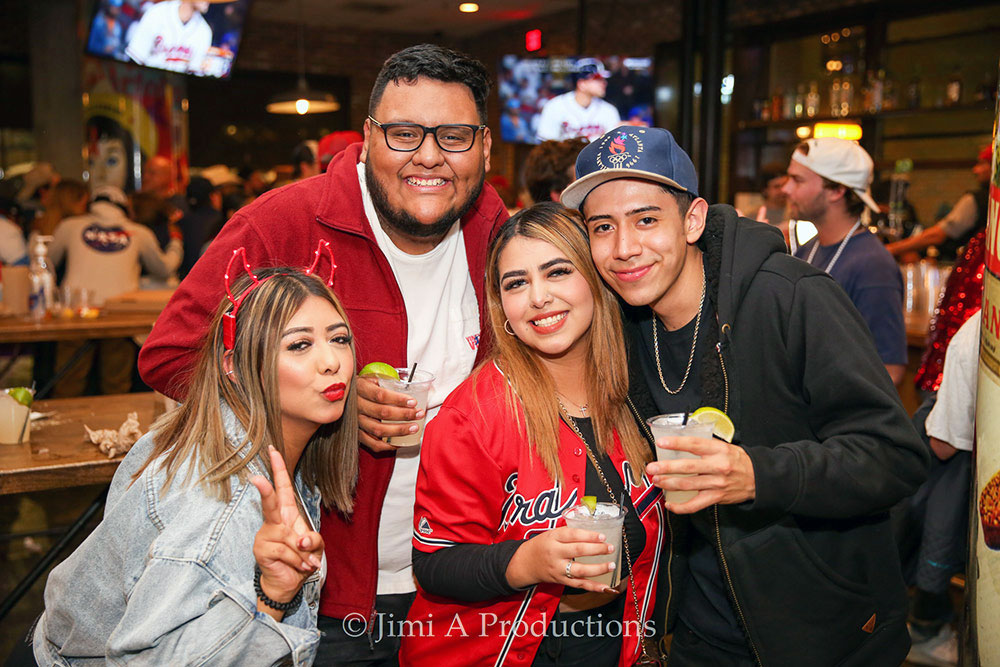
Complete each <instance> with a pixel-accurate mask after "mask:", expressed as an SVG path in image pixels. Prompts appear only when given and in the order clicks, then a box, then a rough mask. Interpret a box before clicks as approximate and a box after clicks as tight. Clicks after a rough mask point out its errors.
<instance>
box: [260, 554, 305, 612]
mask: <svg viewBox="0 0 1000 667" xmlns="http://www.w3.org/2000/svg"><path fill="white" fill-rule="evenodd" d="M253 589H254V591H255V592H256V593H257V599H258V600H260V601H261V602H263V603H264V604H266V605H267V606H268V607H270V608H271V609H274V610H275V611H282V612H285V613H286V614H287V613H288V612H290V611H293V610H294V609H295V608H296V607H298V606H299V603H301V602H302V589H301V588H300V589H299V592H298V593H296V594H295V597H293V598H292V599H291V600H289V601H288V602H275V601H274V600H272V599H271V598H269V597H267V596H266V595H264V589H263V588H261V586H260V565H254V566H253Z"/></svg>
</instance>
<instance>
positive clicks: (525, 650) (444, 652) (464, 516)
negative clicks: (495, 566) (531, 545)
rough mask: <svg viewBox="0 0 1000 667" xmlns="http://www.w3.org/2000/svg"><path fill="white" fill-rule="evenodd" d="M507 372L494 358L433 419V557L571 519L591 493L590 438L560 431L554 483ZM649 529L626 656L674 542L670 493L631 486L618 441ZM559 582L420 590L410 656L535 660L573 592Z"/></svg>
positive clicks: (425, 504) (425, 466)
mask: <svg viewBox="0 0 1000 667" xmlns="http://www.w3.org/2000/svg"><path fill="white" fill-rule="evenodd" d="M505 391H506V379H505V378H504V376H503V374H502V373H501V372H500V370H499V369H498V368H497V367H496V366H495V365H494V364H492V363H491V364H486V365H484V366H483V367H481V368H480V369H479V370H478V371H477V372H475V373H473V375H472V377H470V378H469V379H468V380H466V381H465V382H464V383H463V384H461V385H460V386H459V387H458V388H457V389H456V390H455V391H454V392H453V393H452V394H451V395H450V396H449V397H448V399H447V400H446V401H445V402H444V405H443V406H442V407H441V411H440V412H439V413H438V415H437V417H435V418H434V421H432V422H430V423H428V424H427V428H426V430H425V432H424V440H423V444H422V449H421V455H420V456H421V459H420V472H419V475H418V477H417V493H416V505H415V508H414V517H413V546H414V548H416V549H419V550H420V551H423V552H425V553H433V552H435V551H437V550H438V549H445V548H448V547H450V546H453V545H455V544H496V543H498V542H502V541H504V540H516V539H522V538H525V537H530V536H532V535H534V534H537V533H539V532H542V531H546V530H550V529H552V528H556V527H557V526H561V525H564V524H565V522H564V521H563V519H562V513H563V512H564V511H565V510H566V509H568V508H570V507H573V506H574V505H576V504H577V503H578V502H579V500H580V498H581V497H582V496H583V495H584V484H585V482H586V466H587V465H588V460H587V455H586V451H585V448H584V443H583V442H582V441H581V440H580V439H579V437H578V436H577V435H576V434H575V433H574V432H573V431H572V430H570V428H569V427H568V426H566V425H565V424H562V423H560V429H559V439H560V447H559V461H560V464H561V466H562V470H563V476H564V482H562V483H560V482H559V481H557V480H553V479H552V478H551V477H550V476H549V474H548V472H547V471H546V470H545V466H544V465H543V464H542V461H541V459H539V458H538V456H537V455H536V454H535V452H534V450H533V449H532V448H531V447H529V445H528V441H527V437H526V435H525V430H524V422H523V418H522V417H521V412H520V406H519V405H516V406H514V410H515V411H516V415H515V414H514V413H512V412H511V409H510V408H508V406H507V405H506V402H505V398H504V394H505ZM611 460H612V461H613V462H614V464H615V468H616V469H617V470H618V472H619V474H620V475H621V476H622V479H623V480H625V484H626V486H627V487H628V488H629V494H630V496H631V499H632V503H633V505H634V506H635V509H636V511H637V512H638V514H639V517H640V519H641V521H642V525H643V527H644V529H645V531H646V547H645V549H644V550H643V552H642V553H641V554H639V555H638V556H637V557H636V562H635V564H634V566H633V567H632V578H633V582H632V585H634V586H635V591H636V594H637V596H638V602H639V609H640V612H641V619H637V618H636V610H635V605H634V604H633V602H632V596H631V593H626V595H627V596H628V598H627V600H626V604H625V615H624V618H623V619H622V626H623V649H622V652H621V664H623V665H630V664H632V663H633V662H634V661H635V659H636V658H637V657H638V656H639V653H640V647H639V642H638V638H639V636H640V635H641V633H642V632H643V629H644V628H646V627H647V621H648V620H649V616H650V614H651V613H652V609H653V601H654V596H655V594H656V590H655V583H656V572H657V568H658V566H659V563H660V555H661V552H662V550H663V549H664V547H665V544H664V530H665V526H666V524H665V517H664V508H663V503H662V501H661V500H662V494H661V491H660V489H659V488H657V487H655V486H653V485H652V484H651V483H650V481H649V479H648V478H646V477H645V475H643V477H642V478H641V480H640V482H639V483H638V484H635V483H633V482H632V474H631V467H630V465H629V463H628V460H627V459H626V458H625V455H624V451H623V449H622V446H621V443H620V442H619V441H618V438H617V437H616V438H615V446H614V449H613V451H612V452H611ZM562 593H563V587H562V586H560V585H557V584H548V583H543V584H537V585H535V586H531V587H530V588H528V589H527V590H525V591H522V592H518V593H517V594H514V595H509V596H504V597H500V598H495V599H492V600H486V601H483V602H475V603H467V602H459V601H455V600H451V599H447V598H442V597H439V596H435V595H431V594H429V593H427V592H426V591H424V590H422V589H420V590H418V591H417V598H416V600H415V601H414V603H413V606H412V608H411V609H410V615H409V617H408V619H407V620H408V622H409V627H410V629H411V631H410V632H408V633H407V636H406V637H404V638H403V643H402V648H401V650H400V662H401V664H431V663H433V664H442V665H457V664H469V665H472V664H475V665H529V664H531V662H532V660H533V659H534V656H535V651H536V650H537V649H538V645H539V644H540V643H541V640H542V638H543V637H544V636H545V631H546V629H547V627H548V624H549V622H550V621H551V620H552V617H553V615H554V614H555V612H556V610H557V608H558V605H559V598H560V597H561V596H562Z"/></svg>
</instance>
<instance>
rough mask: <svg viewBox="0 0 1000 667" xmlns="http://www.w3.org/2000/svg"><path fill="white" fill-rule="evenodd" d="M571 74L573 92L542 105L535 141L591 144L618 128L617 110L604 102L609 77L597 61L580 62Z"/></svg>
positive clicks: (594, 59)
mask: <svg viewBox="0 0 1000 667" xmlns="http://www.w3.org/2000/svg"><path fill="white" fill-rule="evenodd" d="M575 67H576V69H575V70H574V71H573V73H572V79H573V90H571V91H570V92H568V93H563V94H562V95H559V96H557V97H553V98H552V99H551V100H549V101H548V102H546V103H545V106H544V107H542V113H541V115H540V116H539V119H538V130H537V131H536V135H537V138H538V140H539V141H545V140H547V139H555V140H561V139H572V138H574V137H583V138H584V139H586V140H587V141H592V140H594V139H596V138H597V137H600V136H601V135H602V134H604V133H605V132H607V131H608V130H610V129H613V128H615V127H618V126H619V125H620V124H621V122H622V119H621V116H620V115H619V114H618V109H616V108H615V106H614V105H613V104H611V103H609V102H605V101H604V96H605V95H606V94H607V92H608V77H610V76H611V73H610V72H609V71H608V70H607V69H605V67H604V64H603V63H602V62H601V61H600V60H598V59H597V58H581V59H580V60H578V61H577V62H576V65H575Z"/></svg>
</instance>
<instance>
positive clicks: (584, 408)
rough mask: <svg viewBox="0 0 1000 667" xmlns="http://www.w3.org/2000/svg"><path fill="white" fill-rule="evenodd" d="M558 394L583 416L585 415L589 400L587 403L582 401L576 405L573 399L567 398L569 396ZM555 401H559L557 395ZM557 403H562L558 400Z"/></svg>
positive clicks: (588, 407)
mask: <svg viewBox="0 0 1000 667" xmlns="http://www.w3.org/2000/svg"><path fill="white" fill-rule="evenodd" d="M559 396H562V397H563V398H565V399H566V402H567V403H569V404H570V405H572V406H573V407H574V408H576V409H577V410H579V411H580V412H582V413H583V416H584V417H586V416H587V410H589V409H590V403H589V402H588V403H584V404H583V405H577V404H576V403H574V402H573V401H571V400H569V398H568V397H567V396H563V395H562V394H559ZM556 401H559V398H558V397H557V398H556ZM559 405H562V403H561V402H560V403H559Z"/></svg>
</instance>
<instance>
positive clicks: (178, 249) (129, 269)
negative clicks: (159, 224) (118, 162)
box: [49, 186, 183, 397]
mask: <svg viewBox="0 0 1000 667" xmlns="http://www.w3.org/2000/svg"><path fill="white" fill-rule="evenodd" d="M146 196H148V197H153V196H152V195H146ZM156 201H158V202H160V205H162V200H156ZM151 208H153V209H154V210H155V208H156V206H155V205H154V206H152V207H151ZM130 216H131V210H130V208H129V201H128V198H127V197H126V196H125V193H124V192H122V191H121V190H119V189H118V188H114V187H111V186H105V187H102V188H98V189H97V190H95V191H94V201H93V203H92V204H91V207H90V214H88V215H80V216H74V217H72V218H66V219H65V220H63V221H62V222H61V223H60V224H59V226H58V227H57V228H56V230H55V234H53V240H52V243H51V244H50V245H49V258H50V259H51V260H52V266H53V267H57V266H58V265H59V264H60V262H62V261H63V259H65V260H66V273H65V277H64V278H63V283H62V287H63V290H64V292H65V291H66V290H69V292H70V294H73V293H74V292H75V293H77V294H79V295H81V296H82V294H83V293H86V294H87V295H88V299H87V301H88V303H87V305H88V306H90V307H100V306H102V305H104V302H105V301H106V300H107V299H108V298H109V297H112V296H116V295H118V294H122V293H125V292H133V291H135V290H138V289H139V276H140V273H141V271H142V269H143V268H145V269H146V271H147V272H148V273H149V274H150V275H151V276H153V277H154V278H157V279H160V280H166V279H167V278H169V277H170V275H171V274H172V273H173V272H174V271H176V270H177V267H179V266H180V263H181V259H182V252H183V248H182V245H181V241H180V239H179V238H172V239H171V240H170V243H169V244H168V246H167V250H166V251H165V252H164V251H162V250H160V245H159V243H157V241H156V237H155V236H154V235H153V231H152V230H151V229H149V228H148V227H144V226H143V225H140V224H138V223H137V222H133V221H132V220H131V218H130ZM84 345H85V341H62V342H59V343H58V344H57V347H56V367H57V368H61V367H63V366H64V365H65V364H66V363H67V362H68V361H69V360H70V359H72V358H73V357H74V355H75V354H76V353H77V351H78V350H80V348H82V347H84ZM94 353H95V350H94V348H90V349H89V352H88V353H86V354H84V356H83V357H82V358H80V359H79V360H78V361H77V362H76V363H75V364H74V365H73V366H72V367H71V368H70V369H69V370H68V371H67V373H66V374H65V375H64V376H63V378H62V379H61V380H60V381H59V383H58V384H56V386H55V388H54V389H53V390H52V395H53V397H67V396H81V395H83V393H84V390H85V387H86V379H87V374H88V373H89V371H90V368H91V366H93V365H94ZM97 353H98V354H99V355H100V356H99V359H100V363H98V364H97V368H98V369H99V372H100V388H101V392H102V393H104V394H124V393H127V392H128V391H129V390H130V389H131V387H132V369H133V367H134V366H135V355H136V350H135V344H134V343H133V342H132V341H131V339H127V338H106V339H102V340H100V341H99V342H98V344H97Z"/></svg>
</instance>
